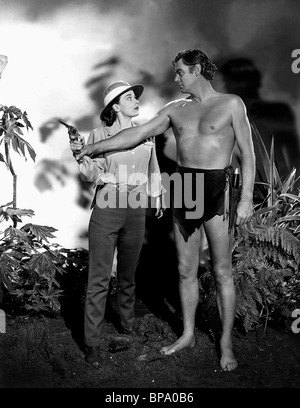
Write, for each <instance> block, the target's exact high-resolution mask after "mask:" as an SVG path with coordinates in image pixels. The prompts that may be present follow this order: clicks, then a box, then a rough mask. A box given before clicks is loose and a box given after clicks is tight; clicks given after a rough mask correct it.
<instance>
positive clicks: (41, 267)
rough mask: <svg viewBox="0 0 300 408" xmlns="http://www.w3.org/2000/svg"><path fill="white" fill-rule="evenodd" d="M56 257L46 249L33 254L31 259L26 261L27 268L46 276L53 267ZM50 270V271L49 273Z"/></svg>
mask: <svg viewBox="0 0 300 408" xmlns="http://www.w3.org/2000/svg"><path fill="white" fill-rule="evenodd" d="M54 259H55V257H54V256H53V255H52V254H51V253H49V252H47V251H45V252H42V253H40V254H34V255H32V257H31V259H30V260H29V261H28V262H27V263H26V268H30V269H32V270H34V271H36V272H37V273H38V274H39V275H43V274H44V277H48V276H49V270H51V269H53V260H54ZM47 272H48V273H47Z"/></svg>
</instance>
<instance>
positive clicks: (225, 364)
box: [220, 344, 238, 371]
mask: <svg viewBox="0 0 300 408" xmlns="http://www.w3.org/2000/svg"><path fill="white" fill-rule="evenodd" d="M220 348H221V360H220V366H221V369H222V371H233V370H235V369H236V368H237V366H238V363H237V361H236V359H235V357H234V355H233V351H232V347H231V346H223V347H222V344H220Z"/></svg>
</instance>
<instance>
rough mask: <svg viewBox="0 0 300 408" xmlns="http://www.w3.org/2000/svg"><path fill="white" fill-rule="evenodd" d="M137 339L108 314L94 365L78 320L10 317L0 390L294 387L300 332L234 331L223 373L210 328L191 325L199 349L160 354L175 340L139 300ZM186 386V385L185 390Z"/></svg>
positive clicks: (299, 376) (0, 337) (2, 337)
mask: <svg viewBox="0 0 300 408" xmlns="http://www.w3.org/2000/svg"><path fill="white" fill-rule="evenodd" d="M136 309H137V310H136V312H137V317H136V328H137V332H138V336H136V337H129V336H125V335H120V334H119V333H118V331H117V329H116V327H115V324H114V322H113V321H110V319H107V321H105V323H104V325H103V330H102V345H101V349H102V354H101V355H102V363H101V365H100V366H99V367H97V368H96V367H93V366H92V367H91V366H89V365H88V364H87V363H86V362H85V360H84V354H83V349H82V346H81V344H80V340H79V339H80V334H79V333H80V328H81V324H82V322H81V318H80V316H79V315H78V314H77V313H76V310H74V314H73V319H71V320H70V319H69V321H68V319H66V317H64V316H62V315H60V316H58V317H57V318H44V317H43V318H41V317H40V318H38V319H33V318H17V319H12V318H9V317H7V327H6V333H0V363H1V365H0V387H1V388H60V389H61V388H69V389H70V388H80V389H87V388H98V389H114V390H117V389H121V388H122V389H142V388H149V389H153V390H154V389H158V390H161V389H169V390H170V389H171V390H175V391H176V390H179V389H189V390H195V391H197V389H201V388H202V389H203V388H211V389H215V388H251V389H253V388H289V389H291V388H299V387H300V334H293V333H292V332H291V331H277V330H275V329H274V328H271V327H267V330H266V332H264V328H259V329H257V330H253V331H251V332H248V333H247V334H243V335H241V334H239V333H237V332H235V335H234V348H235V353H236V357H237V359H238V362H239V366H238V368H237V370H235V371H233V372H229V373H224V372H221V371H220V368H219V364H218V357H217V352H216V349H215V344H214V342H213V341H212V338H211V336H210V335H209V333H205V332H204V331H201V329H198V328H197V329H196V347H195V348H193V349H185V350H182V351H181V352H180V353H178V355H174V356H162V355H161V354H160V353H159V350H160V348H161V347H162V346H164V345H166V344H169V343H170V342H172V341H174V339H176V336H177V334H176V333H175V331H174V330H173V329H172V324H169V322H168V321H165V320H162V319H161V318H158V317H156V316H155V315H154V314H153V313H151V312H150V311H149V310H148V308H147V307H146V306H145V305H144V304H143V302H142V301H141V300H139V299H137V302H136ZM187 391H188V390H187Z"/></svg>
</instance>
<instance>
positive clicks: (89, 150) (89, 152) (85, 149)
mask: <svg viewBox="0 0 300 408" xmlns="http://www.w3.org/2000/svg"><path fill="white" fill-rule="evenodd" d="M70 146H71V143H70ZM76 146H77V149H78V144H77V143H76V144H74V147H76ZM71 149H72V150H73V148H72V147H71ZM93 155H94V148H93V145H92V144H87V145H85V146H81V148H80V152H79V153H78V151H77V153H76V156H75V158H76V160H80V159H82V158H83V156H90V157H93Z"/></svg>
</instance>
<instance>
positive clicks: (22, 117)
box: [0, 106, 36, 227]
mask: <svg viewBox="0 0 300 408" xmlns="http://www.w3.org/2000/svg"><path fill="white" fill-rule="evenodd" d="M0 112H2V117H1V119H0V145H1V144H2V143H3V145H4V155H3V154H2V153H1V152H0V162H1V161H2V162H4V163H5V164H6V166H7V168H8V169H9V171H10V173H11V174H12V177H13V200H12V205H13V208H14V209H15V208H17V174H16V172H15V170H14V167H13V164H12V160H11V154H10V148H12V149H13V150H14V151H15V152H16V153H18V154H20V155H22V156H23V157H24V158H25V159H26V151H25V147H26V148H27V150H28V152H29V155H30V157H31V158H32V160H33V161H34V160H35V156H36V154H35V151H34V150H33V148H32V147H31V145H30V144H29V143H28V142H27V141H26V140H24V139H23V138H22V136H23V131H22V128H24V127H25V126H26V129H27V130H28V129H32V130H33V128H32V126H31V123H30V121H29V120H28V115H27V112H25V111H24V112H22V111H21V110H20V109H19V108H17V107H16V106H10V107H7V106H0ZM13 222H14V227H16V225H17V222H18V221H17V218H16V217H14V218H13Z"/></svg>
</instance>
